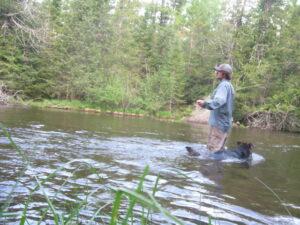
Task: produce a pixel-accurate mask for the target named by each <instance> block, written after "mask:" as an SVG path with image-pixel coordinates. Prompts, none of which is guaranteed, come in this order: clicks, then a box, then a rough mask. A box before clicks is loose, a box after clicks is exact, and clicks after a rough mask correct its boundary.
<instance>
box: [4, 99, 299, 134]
mask: <svg viewBox="0 0 300 225" xmlns="http://www.w3.org/2000/svg"><path fill="white" fill-rule="evenodd" d="M10 99H12V98H10ZM10 102H11V103H13V104H19V105H25V106H30V107H37V108H50V109H58V110H70V111H72V110H73V111H81V112H86V113H103V114H109V115H113V116H119V117H133V118H141V117H151V118H154V119H156V120H161V121H170V122H185V123H194V124H208V117H209V111H208V110H205V109H198V108H195V107H194V106H186V107H182V108H180V109H178V110H174V111H173V112H170V111H158V112H156V113H155V114H151V113H149V112H147V111H145V110H142V109H132V108H128V109H126V110H124V109H118V108H114V109H111V108H110V109H108V108H105V107H101V106H99V105H95V104H92V103H88V102H84V101H79V100H57V99H52V100H49V99H44V100H42V101H32V100H27V101H23V100H17V101H15V100H13V101H10ZM259 114H260V117H259ZM265 117H268V118H267V119H268V121H266V118H265ZM290 117H291V116H289V115H288V113H284V112H279V113H277V114H276V113H272V112H268V111H265V112H253V113H250V114H249V116H248V117H247V121H244V122H243V121H242V122H240V121H234V123H233V126H235V127H241V128H258V129H265V130H278V131H290V132H300V130H299V121H297V118H295V117H293V118H292V119H291V118H290ZM287 124H288V125H289V126H290V128H293V129H290V130H288V129H284V126H287Z"/></svg>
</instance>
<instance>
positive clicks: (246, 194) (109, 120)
mask: <svg viewBox="0 0 300 225" xmlns="http://www.w3.org/2000/svg"><path fill="white" fill-rule="evenodd" d="M0 121H1V122H2V123H4V124H5V125H6V126H7V127H8V128H9V131H10V132H11V134H12V137H13V140H14V141H15V142H16V143H17V145H19V146H20V147H21V148H22V149H23V150H24V151H25V152H26V154H27V155H28V157H29V159H30V161H31V167H30V168H29V169H28V170H27V171H26V174H25V175H24V176H22V177H21V178H20V183H19V184H18V186H17V188H16V190H15V192H14V198H13V201H12V203H11V206H10V208H9V210H10V211H11V212H19V213H20V214H21V212H22V210H23V208H24V202H25V200H26V197H27V196H28V194H29V192H30V190H31V189H32V188H33V187H34V186H35V180H34V175H36V176H38V177H39V178H44V177H46V176H47V175H48V174H50V173H52V172H53V171H54V170H55V169H56V168H58V167H59V166H62V165H64V164H65V163H66V162H68V161H70V160H74V159H79V160H80V161H81V162H86V163H88V164H90V165H92V166H93V168H94V169H91V168H89V167H86V166H80V165H81V164H80V162H78V163H76V162H75V163H73V164H70V165H69V166H68V167H67V168H66V170H64V171H62V172H60V173H59V174H58V175H57V176H55V177H54V178H52V179H51V180H49V182H47V183H46V184H45V191H46V193H47V195H48V196H50V197H51V198H52V199H54V198H55V201H54V205H55V206H56V208H59V209H60V210H62V211H69V210H70V205H72V204H71V203H73V202H75V201H76V200H79V199H83V198H85V196H86V194H87V193H90V192H92V191H95V193H96V195H95V197H93V198H89V199H88V200H89V202H90V203H91V204H89V205H88V207H86V208H85V209H84V210H82V211H81V212H80V218H81V221H82V224H85V221H86V220H87V219H89V218H90V217H91V216H92V215H93V213H94V212H95V211H96V210H97V209H98V208H99V207H100V206H101V205H104V204H105V203H107V202H109V201H111V200H112V199H113V196H112V194H111V192H110V191H109V188H110V187H127V188H135V187H136V186H137V182H138V178H139V177H140V175H141V173H142V171H143V168H144V167H145V165H149V166H150V169H151V173H150V175H148V176H147V177H146V178H147V179H146V183H145V189H146V190H148V191H150V190H151V187H153V185H154V183H155V180H156V175H157V174H158V173H160V175H161V179H160V182H159V191H158V192H157V194H156V196H157V199H158V200H159V202H160V203H161V204H162V205H163V206H164V207H165V208H167V209H168V210H170V211H171V212H172V214H173V215H176V216H178V217H179V218H181V219H182V220H184V221H185V224H205V223H207V221H208V217H209V216H210V217H212V218H213V220H212V221H213V224H300V219H299V217H300V191H299V190H300V179H299V178H300V175H299V173H300V135H299V134H291V133H279V132H269V131H260V130H251V129H238V128H234V129H233V130H232V133H231V136H230V139H229V141H228V143H227V146H234V145H235V144H234V143H235V142H236V141H238V140H244V141H249V142H252V143H254V144H255V149H254V151H255V153H256V154H255V157H256V159H262V158H263V159H265V160H264V161H259V160H258V163H257V164H255V165H253V166H251V167H246V166H245V165H243V164H240V163H236V162H216V161H212V160H207V159H205V158H203V157H202V158H201V157H200V158H191V157H188V156H187V154H186V151H185V146H187V145H190V146H195V147H198V148H200V149H201V148H202V149H203V148H204V143H205V142H206V137H207V127H206V126H191V125H188V124H178V123H170V122H161V121H157V120H152V119H146V118H119V117H112V116H107V115H99V114H86V113H82V112H64V111H54V110H38V109H24V108H2V109H0ZM8 143H9V142H8V140H7V139H6V138H4V137H3V136H1V137H0V168H1V170H0V203H1V204H3V203H4V200H5V199H6V197H7V195H8V193H9V192H10V190H11V188H12V186H13V185H14V184H15V181H16V180H17V174H18V171H20V170H21V168H22V160H21V158H20V157H19V156H18V154H17V152H16V151H15V150H14V149H12V148H11V147H10V146H9V145H8ZM78 166H79V167H78ZM181 173H182V174H184V175H185V176H187V177H184V176H182V175H181ZM256 177H257V178H258V179H260V180H261V181H263V182H264V183H265V184H267V185H268V186H269V187H271V188H272V190H273V191H274V192H275V193H276V194H277V195H278V196H279V197H280V198H281V200H282V202H280V201H279V200H278V199H277V198H276V197H275V196H274V194H272V192H271V191H269V190H268V189H267V188H266V187H265V186H264V185H263V184H261V183H260V182H259V181H258V180H257V179H256ZM189 178H190V179H189ZM66 180H67V182H66V184H65V185H64V187H63V188H62V190H61V192H60V193H59V194H57V195H56V196H55V192H56V191H57V190H58V189H59V187H60V185H61V184H62V183H63V182H64V181H66ZM45 207H46V201H45V199H44V197H42V194H41V192H37V193H36V194H35V195H34V196H33V198H32V202H31V204H30V205H29V213H28V215H29V218H28V221H29V223H30V224H34V223H35V222H36V221H38V220H39V218H40V215H41V211H42V209H43V208H45ZM284 207H286V208H287V209H288V210H289V212H290V214H291V215H289V214H288V212H287V211H286V209H285V208H284ZM138 211H139V209H137V213H140V212H138ZM107 212H109V210H108V211H107ZM152 220H153V221H154V222H153V224H167V223H168V222H167V221H166V220H165V219H164V217H163V216H162V215H160V214H156V213H154V214H153V215H152ZM16 221H18V218H2V219H0V223H1V224H2V223H4V224H17V222H16ZM97 221H98V222H99V224H101V223H102V222H101V220H100V219H98V220H97ZM104 221H106V220H105V218H104ZM52 223H53V222H51V218H49V217H47V219H46V220H45V223H44V224H52Z"/></svg>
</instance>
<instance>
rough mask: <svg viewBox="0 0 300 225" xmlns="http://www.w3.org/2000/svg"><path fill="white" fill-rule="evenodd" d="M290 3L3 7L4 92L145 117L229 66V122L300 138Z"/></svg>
mask: <svg viewBox="0 0 300 225" xmlns="http://www.w3.org/2000/svg"><path fill="white" fill-rule="evenodd" d="M299 18H300V4H299V1H297V0H232V1H230V0H168V1H166V0H157V1H153V0H152V1H150V0H118V1H114V0H39V1H37V0H35V1H34V0H1V2H0V84H1V85H0V86H1V93H6V94H8V95H11V96H14V97H15V98H18V99H22V100H24V101H26V100H32V101H43V100H45V99H52V100H79V101H81V102H87V103H90V104H93V105H96V106H98V107H99V108H106V109H111V110H115V109H121V110H122V111H128V110H141V111H143V112H146V113H147V114H149V115H156V114H158V113H159V112H162V111H164V112H168V113H170V114H172V113H175V112H176V111H178V110H182V109H185V108H188V107H192V106H193V105H194V103H195V101H196V100H197V99H199V98H204V97H207V96H209V94H210V93H211V92H212V90H213V89H214V88H215V87H216V85H217V82H216V80H215V77H214V69H213V68H214V66H215V65H216V64H220V63H229V64H231V65H232V66H233V70H234V72H233V79H232V84H233V86H234V87H235V90H236V103H235V112H234V121H238V122H240V123H241V124H245V125H248V126H252V127H260V128H267V129H273V130H283V131H298V132H299V131H300V89H299V87H300V74H299V71H300V67H299V62H300V48H299V47H300V19H299Z"/></svg>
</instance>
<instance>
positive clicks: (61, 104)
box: [18, 99, 192, 122]
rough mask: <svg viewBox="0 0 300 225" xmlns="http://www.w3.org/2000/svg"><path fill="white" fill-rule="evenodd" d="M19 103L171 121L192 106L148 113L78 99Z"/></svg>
mask: <svg viewBox="0 0 300 225" xmlns="http://www.w3.org/2000/svg"><path fill="white" fill-rule="evenodd" d="M18 103H19V104H21V105H26V106H32V107H38V108H52V109H61V110H76V111H83V112H87V113H105V114H111V115H114V116H126V117H152V118H155V119H158V120H167V121H172V122H180V121H183V120H184V118H186V117H188V116H190V115H191V114H192V107H185V108H180V109H177V110H175V111H172V112H170V111H158V112H155V113H149V112H147V111H145V110H142V109H135V108H127V109H121V108H114V109H112V108H106V107H104V106H100V105H96V104H92V103H89V102H84V101H79V100H56V99H53V100H48V99H46V100H42V101H32V100H29V101H19V102H18Z"/></svg>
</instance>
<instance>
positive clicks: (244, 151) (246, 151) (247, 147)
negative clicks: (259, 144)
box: [237, 141, 254, 158]
mask: <svg viewBox="0 0 300 225" xmlns="http://www.w3.org/2000/svg"><path fill="white" fill-rule="evenodd" d="M237 146H238V150H239V152H240V154H241V158H249V157H250V156H251V154H252V152H251V150H252V148H254V145H253V144H252V143H246V142H241V141H238V142H237Z"/></svg>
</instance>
